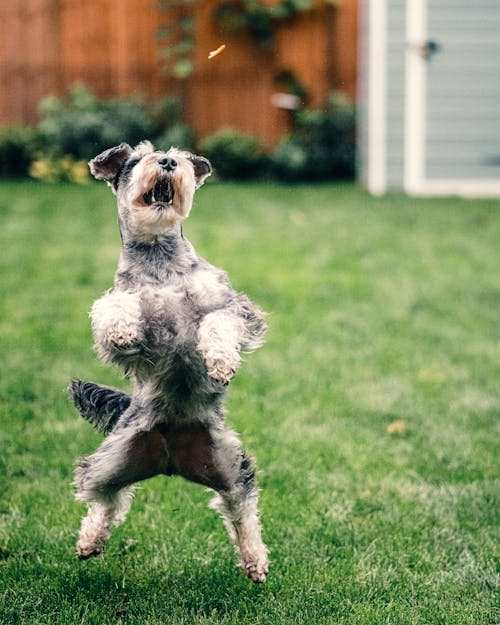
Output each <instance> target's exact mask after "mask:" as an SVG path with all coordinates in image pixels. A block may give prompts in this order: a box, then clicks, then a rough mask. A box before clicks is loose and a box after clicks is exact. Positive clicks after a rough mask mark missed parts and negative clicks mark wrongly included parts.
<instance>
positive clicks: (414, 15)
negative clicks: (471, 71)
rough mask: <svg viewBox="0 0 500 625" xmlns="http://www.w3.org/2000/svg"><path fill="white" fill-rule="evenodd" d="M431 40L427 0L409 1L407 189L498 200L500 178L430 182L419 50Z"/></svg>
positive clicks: (424, 88) (422, 62)
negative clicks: (496, 198)
mask: <svg viewBox="0 0 500 625" xmlns="http://www.w3.org/2000/svg"><path fill="white" fill-rule="evenodd" d="M427 38H428V35H427V0H407V2H406V44H407V46H406V68H405V71H406V77H405V148H404V159H405V162H404V189H405V191H406V192H407V193H408V194H410V195H461V196H465V197H498V196H500V179H498V180H495V179H489V180H488V179H459V178H457V179H452V178H450V179H437V180H428V179H427V178H426V176H425V163H426V157H427V153H426V141H425V136H426V120H427V110H426V97H427V71H426V63H427V61H426V60H425V59H424V58H423V56H422V54H421V52H420V51H419V47H420V46H422V45H423V44H424V43H425V41H426V40H427Z"/></svg>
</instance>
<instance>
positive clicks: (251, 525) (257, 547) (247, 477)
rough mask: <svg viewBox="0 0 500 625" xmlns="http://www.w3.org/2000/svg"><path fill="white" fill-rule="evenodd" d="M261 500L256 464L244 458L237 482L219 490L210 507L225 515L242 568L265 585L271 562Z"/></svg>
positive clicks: (254, 579)
mask: <svg viewBox="0 0 500 625" xmlns="http://www.w3.org/2000/svg"><path fill="white" fill-rule="evenodd" d="M258 499H259V493H258V490H257V486H256V483H255V469H254V465H253V461H252V459H250V458H248V457H247V456H245V455H243V456H242V457H241V460H240V467H239V470H238V476H237V478H236V480H235V481H234V482H233V484H232V485H231V487H230V488H228V489H223V490H219V491H218V494H217V496H216V497H215V498H214V499H213V500H212V502H211V507H212V508H214V509H215V510H217V511H218V512H219V513H220V514H221V516H222V519H223V521H224V525H225V526H226V529H227V531H228V534H229V538H230V539H231V541H232V543H233V544H234V546H235V548H236V551H237V553H238V554H239V557H240V563H239V564H240V566H241V568H242V569H243V570H244V571H245V573H246V575H247V576H248V577H249V578H250V579H251V580H252V581H254V582H256V583H262V582H265V581H266V577H267V574H268V570H269V559H268V550H267V547H266V546H265V544H264V543H263V541H262V536H261V527H260V521H259V512H258V508H257V503H258Z"/></svg>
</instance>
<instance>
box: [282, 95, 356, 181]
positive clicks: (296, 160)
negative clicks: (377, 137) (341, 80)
mask: <svg viewBox="0 0 500 625" xmlns="http://www.w3.org/2000/svg"><path fill="white" fill-rule="evenodd" d="M270 158H271V163H272V169H273V172H274V174H275V175H276V176H277V177H278V178H282V179H285V180H324V179H339V178H352V177H353V176H354V171H355V109H354V105H353V104H352V103H351V102H350V101H349V100H347V98H346V97H345V96H342V95H340V94H333V95H332V96H331V97H330V98H329V100H328V102H327V105H326V107H325V108H324V109H320V110H308V109H303V110H301V111H298V112H297V114H296V128H295V131H294V132H293V133H292V134H291V135H289V136H287V137H285V138H284V139H283V140H282V141H281V142H280V143H279V145H278V146H277V147H276V148H275V149H274V150H273V151H272V153H271V155H270Z"/></svg>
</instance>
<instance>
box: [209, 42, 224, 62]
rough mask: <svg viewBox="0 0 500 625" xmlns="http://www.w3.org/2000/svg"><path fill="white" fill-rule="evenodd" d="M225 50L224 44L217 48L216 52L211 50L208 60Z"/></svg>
mask: <svg viewBox="0 0 500 625" xmlns="http://www.w3.org/2000/svg"><path fill="white" fill-rule="evenodd" d="M225 49H226V44H225V43H223V44H222V45H221V46H219V47H218V48H217V50H212V52H210V53H209V55H208V58H209V59H213V58H214V57H215V56H218V55H219V54H220V53H221V52H223V51H224V50H225Z"/></svg>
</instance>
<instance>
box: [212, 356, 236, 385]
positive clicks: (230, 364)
mask: <svg viewBox="0 0 500 625" xmlns="http://www.w3.org/2000/svg"><path fill="white" fill-rule="evenodd" d="M205 362H206V365H207V372H208V375H209V376H210V377H211V378H213V379H214V380H217V382H221V383H222V384H229V382H230V381H231V380H232V378H233V377H234V374H235V373H236V371H237V369H238V367H239V366H240V362H241V358H240V355H239V354H238V353H237V352H235V353H234V354H232V355H230V354H220V353H217V352H209V353H208V354H207V355H206V356H205Z"/></svg>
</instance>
